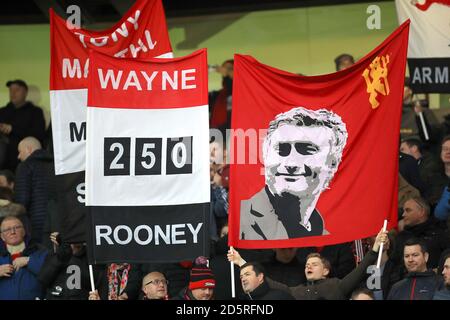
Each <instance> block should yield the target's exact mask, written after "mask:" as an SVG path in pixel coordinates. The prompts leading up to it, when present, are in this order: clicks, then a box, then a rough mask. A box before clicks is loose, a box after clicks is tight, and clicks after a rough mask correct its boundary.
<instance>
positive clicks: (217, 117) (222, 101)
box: [210, 88, 228, 128]
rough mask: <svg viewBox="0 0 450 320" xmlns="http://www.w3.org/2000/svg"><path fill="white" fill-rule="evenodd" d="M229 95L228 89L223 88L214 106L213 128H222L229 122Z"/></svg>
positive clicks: (211, 124)
mask: <svg viewBox="0 0 450 320" xmlns="http://www.w3.org/2000/svg"><path fill="white" fill-rule="evenodd" d="M227 97H228V90H227V89H225V88H222V89H221V90H220V91H219V94H218V95H217V97H216V101H215V103H214V106H213V108H212V115H211V123H210V126H211V128H220V127H222V126H224V125H225V124H226V123H227Z"/></svg>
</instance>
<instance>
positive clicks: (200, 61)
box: [88, 49, 208, 109]
mask: <svg viewBox="0 0 450 320" xmlns="http://www.w3.org/2000/svg"><path fill="white" fill-rule="evenodd" d="M89 57H90V60H91V64H90V67H89V72H90V73H91V76H90V77H89V91H90V92H89V94H88V106H95V107H100V108H124V109H165V108H186V107H189V106H200V105H207V104H208V100H207V97H208V70H206V66H207V58H206V57H207V55H206V49H201V50H198V51H196V52H194V53H192V54H190V55H189V56H186V57H181V58H174V59H158V58H154V59H146V60H145V61H142V60H140V59H122V60H120V61H117V59H115V58H112V57H110V56H107V55H104V54H101V53H98V52H95V51H91V53H90V55H89ZM91 58H92V59H91Z"/></svg>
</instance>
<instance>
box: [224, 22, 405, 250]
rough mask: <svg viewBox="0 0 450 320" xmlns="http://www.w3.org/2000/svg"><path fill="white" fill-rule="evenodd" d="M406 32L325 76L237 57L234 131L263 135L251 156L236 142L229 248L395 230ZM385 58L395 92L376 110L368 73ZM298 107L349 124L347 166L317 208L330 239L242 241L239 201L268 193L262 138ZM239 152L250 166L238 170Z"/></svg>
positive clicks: (319, 242) (312, 240)
mask: <svg viewBox="0 0 450 320" xmlns="http://www.w3.org/2000/svg"><path fill="white" fill-rule="evenodd" d="M408 32H409V21H407V22H405V23H404V24H402V25H401V26H400V27H399V28H398V29H397V30H395V31H394V32H393V33H392V34H391V35H390V36H389V37H388V38H387V39H386V40H385V41H384V42H383V43H382V44H380V45H379V46H378V47H377V48H375V49H374V50H372V52H370V53H369V54H367V55H366V56H365V57H363V58H362V59H361V60H360V61H359V62H358V63H356V64H354V65H353V66H351V67H350V68H348V69H345V70H342V71H339V72H336V73H332V74H327V75H321V76H311V77H307V76H298V75H296V74H292V73H288V72H286V71H282V70H278V69H275V68H273V67H270V66H267V65H264V64H262V63H260V62H258V61H257V60H255V59H254V58H252V57H250V56H244V55H235V58H234V62H235V64H234V83H233V114H232V129H234V130H237V129H242V130H244V132H245V131H247V130H250V129H256V130H259V131H258V134H259V138H258V139H257V141H258V143H259V144H258V146H257V147H258V149H257V150H253V149H254V148H253V147H252V149H250V147H249V143H246V144H245V146H244V147H242V144H240V145H238V142H237V139H232V140H231V154H230V162H231V163H232V164H231V167H230V212H229V245H230V246H235V247H237V248H280V247H307V246H324V245H331V244H336V243H343V242H348V241H352V240H354V239H361V238H366V237H369V236H372V235H374V234H377V233H378V232H379V230H380V229H381V227H382V226H383V220H384V219H388V228H392V227H395V226H396V225H397V193H398V141H399V132H400V118H401V108H402V96H403V83H404V75H405V66H406V53H407V47H408ZM387 55H389V64H388V76H387V79H388V84H389V88H390V93H389V94H386V95H385V94H381V93H378V96H377V97H376V100H377V101H378V102H379V105H378V107H376V108H373V99H371V100H370V94H369V93H368V92H369V91H368V85H367V83H366V81H365V78H364V76H363V73H364V72H365V71H366V70H368V69H369V70H370V65H371V64H372V62H373V61H374V59H376V58H377V57H378V58H379V57H386V56H387ZM382 80H383V79H381V80H380V81H381V82H382ZM382 83H383V82H382ZM295 107H304V108H307V109H310V110H318V109H321V108H325V109H328V110H331V111H333V112H334V113H336V114H338V115H339V116H340V117H341V118H342V120H343V122H344V123H345V124H346V128H347V129H346V130H347V132H348V139H347V143H346V145H345V148H344V150H343V157H342V161H341V163H340V164H339V167H338V171H337V172H336V173H335V175H334V177H333V179H332V180H331V184H330V185H329V186H328V189H327V190H325V191H323V192H322V193H321V195H320V198H319V200H318V203H317V205H316V206H315V208H316V209H317V210H318V211H319V212H320V214H321V216H322V218H323V220H324V221H325V228H326V230H327V231H328V232H329V234H328V235H322V236H305V237H301V238H293V239H286V240H285V239H283V240H241V239H240V205H241V201H244V200H249V199H251V198H252V197H253V196H254V195H255V194H257V193H258V192H259V191H260V190H262V189H263V188H264V186H265V177H264V174H263V172H264V165H263V163H262V161H261V159H262V142H263V140H264V134H262V133H261V132H262V131H264V130H267V129H268V125H269V123H270V122H271V121H272V120H273V119H274V118H275V116H276V115H278V114H280V113H283V112H287V111H289V110H291V109H293V108H295ZM241 132H242V131H241ZM247 140H248V138H247ZM238 147H241V148H244V150H245V163H244V164H241V163H238V164H237V163H236V162H237V160H239V158H244V157H241V156H242V152H241V151H240V150H238ZM239 152H241V154H239ZM252 156H257V157H256V158H257V161H256V163H251V159H250V158H251V157H252ZM254 158H255V157H253V159H254ZM241 160H242V159H241ZM255 216H256V215H255Z"/></svg>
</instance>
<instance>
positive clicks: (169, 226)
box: [86, 50, 210, 263]
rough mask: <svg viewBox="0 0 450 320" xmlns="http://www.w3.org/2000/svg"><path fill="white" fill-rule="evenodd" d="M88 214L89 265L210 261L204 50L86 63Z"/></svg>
mask: <svg viewBox="0 0 450 320" xmlns="http://www.w3.org/2000/svg"><path fill="white" fill-rule="evenodd" d="M89 59H90V64H91V65H90V70H89V72H90V74H91V77H90V79H89V86H88V88H89V89H88V110H87V143H86V205H87V206H89V211H90V215H89V224H90V233H91V234H90V237H89V238H90V241H89V247H90V249H91V250H90V251H91V259H92V262H95V263H104V262H112V261H121V262H149V261H154V262H156V261H159V262H168V261H181V260H186V259H193V258H195V257H197V256H199V255H207V254H208V249H209V243H208V226H207V221H208V218H209V202H210V183H209V157H208V154H209V128H208V105H207V99H208V89H207V88H208V87H207V62H206V50H200V51H198V52H196V53H194V54H192V55H190V56H188V57H185V58H178V59H167V60H164V61H163V60H160V59H154V60H150V62H142V61H136V60H131V59H120V60H119V59H115V58H111V57H108V56H105V55H102V54H100V53H95V52H92V53H91V54H90V58H89Z"/></svg>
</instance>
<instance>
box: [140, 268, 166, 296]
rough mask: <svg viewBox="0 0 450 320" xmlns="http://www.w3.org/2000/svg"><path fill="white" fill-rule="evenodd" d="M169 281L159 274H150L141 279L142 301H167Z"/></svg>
mask: <svg viewBox="0 0 450 320" xmlns="http://www.w3.org/2000/svg"><path fill="white" fill-rule="evenodd" d="M168 284H169V281H168V280H166V277H164V275H163V274H162V273H160V272H156V271H154V272H150V273H149V274H147V275H146V276H145V277H144V279H142V291H143V292H144V300H168V297H169V296H168V293H167V285H168Z"/></svg>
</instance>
